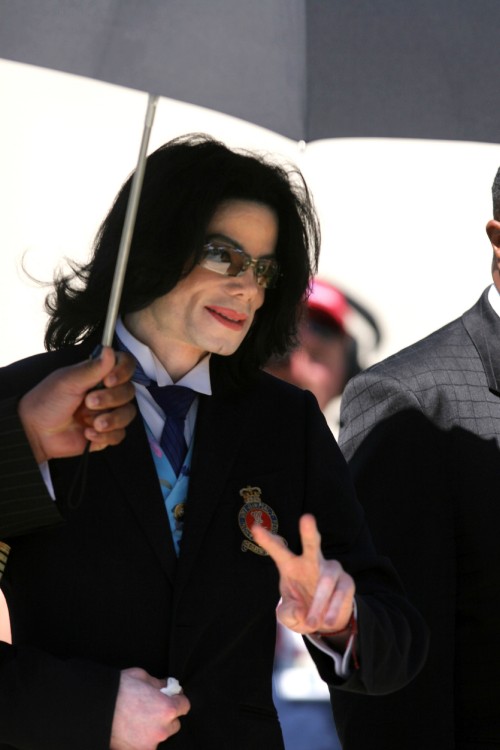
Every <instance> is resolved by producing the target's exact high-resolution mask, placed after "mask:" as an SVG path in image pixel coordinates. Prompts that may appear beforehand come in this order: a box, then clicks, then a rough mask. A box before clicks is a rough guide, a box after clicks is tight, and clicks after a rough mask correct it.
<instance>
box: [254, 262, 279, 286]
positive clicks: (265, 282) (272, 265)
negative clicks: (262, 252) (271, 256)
mask: <svg viewBox="0 0 500 750" xmlns="http://www.w3.org/2000/svg"><path fill="white" fill-rule="evenodd" d="M255 276H256V277H257V283H258V284H259V285H260V286H263V287H264V288H265V289H271V288H272V287H273V286H274V285H275V284H276V282H277V280H278V264H277V263H276V261H275V260H261V261H259V263H257V265H256V266H255Z"/></svg>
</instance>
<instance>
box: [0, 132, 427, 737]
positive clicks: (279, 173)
mask: <svg viewBox="0 0 500 750" xmlns="http://www.w3.org/2000/svg"><path fill="white" fill-rule="evenodd" d="M129 189H130V181H127V183H126V184H125V185H124V187H123V188H122V190H121V191H120V193H119V195H118V197H117V199H116V201H115V203H114V205H113V207H112V209H111V211H110V213H109V215H108V217H107V218H106V219H105V221H104V223H103V224H102V226H101V229H100V231H99V233H98V237H97V240H96V244H95V248H94V254H93V257H92V259H91V260H90V262H89V263H88V264H86V265H84V266H81V267H74V268H73V269H72V272H71V273H69V274H67V275H60V276H59V277H58V278H57V279H56V285H55V292H54V294H53V295H52V296H51V297H50V298H49V300H48V309H49V310H50V312H51V319H50V322H49V325H48V328H47V335H46V344H47V348H48V349H49V350H50V351H49V352H48V353H47V354H44V355H38V356H36V357H34V358H31V359H28V360H24V361H22V362H18V363H15V364H13V365H11V366H10V367H7V368H5V369H4V370H3V371H2V372H1V373H0V388H1V390H2V393H3V395H4V397H8V396H13V395H22V394H23V392H24V391H25V390H27V389H29V388H30V387H31V386H32V385H33V383H34V382H37V381H38V380H40V379H41V378H42V377H44V375H46V374H47V373H48V372H49V371H51V370H53V369H54V368H56V367H59V366H61V365H62V364H65V365H66V364H68V363H70V362H75V361H79V360H82V359H84V358H85V357H87V356H88V355H89V354H90V352H92V350H93V349H94V347H95V345H96V343H97V342H98V341H99V340H100V338H99V337H100V334H101V332H102V327H103V322H104V318H105V309H106V297H107V293H108V292H109V289H110V286H111V280H112V276H113V271H114V264H115V261H116V256H117V249H118V244H119V237H120V234H121V229H122V225H123V219H124V213H125V210H126V204H127V197H128V193H129ZM318 249H319V229H318V223H317V219H316V215H315V212H314V208H313V205H312V201H311V198H310V195H309V192H308V190H307V188H306V186H305V184H304V182H303V179H302V177H301V175H300V173H298V172H297V171H295V170H292V169H289V168H285V167H281V166H278V165H277V164H274V163H272V162H271V161H270V160H267V159H264V158H261V157H257V156H255V155H252V154H248V153H244V152H236V151H232V150H230V149H228V148H226V147H225V146H224V145H223V144H221V143H218V142H216V141H213V140H212V139H210V138H207V137H203V136H193V137H184V138H180V139H177V140H174V141H172V142H170V143H168V144H166V145H165V146H164V147H162V148H160V149H159V150H158V151H156V152H155V153H154V154H152V155H151V156H150V157H149V159H148V164H147V168H146V174H145V181H144V187H143V192H142V196H141V203H140V206H139V212H138V217H137V223H136V228H135V234H134V238H133V242H132V246H131V253H130V262H129V266H128V270H127V276H126V279H125V287H124V292H123V296H122V300H121V309H120V319H119V321H118V324H117V330H116V335H117V340H116V348H117V349H119V350H125V351H128V352H130V353H131V354H132V355H133V356H134V357H135V359H136V372H135V375H134V381H135V387H136V397H137V403H138V407H139V411H140V414H139V415H138V417H137V419H135V420H134V421H133V422H132V424H131V425H130V426H129V428H128V429H127V436H126V438H125V440H123V442H122V443H120V444H119V445H117V446H114V447H112V448H109V449H107V450H106V451H102V452H94V453H92V454H90V456H89V463H88V467H87V472H86V476H85V477H82V478H81V482H82V484H81V486H80V487H79V488H77V489H76V490H75V474H76V473H77V472H78V470H79V462H78V461H79V460H78V459H71V458H70V459H65V460H55V461H50V462H49V467H48V468H49V472H50V480H51V482H52V484H53V488H54V494H55V498H56V500H55V502H56V504H57V508H58V511H59V513H60V514H61V517H62V518H63V519H64V523H63V524H60V525H59V526H57V527H54V528H52V529H50V530H47V531H46V532H44V533H43V534H31V535H26V536H23V537H19V538H17V539H16V540H14V542H13V548H12V554H11V560H10V561H9V565H8V566H7V570H6V574H5V578H4V584H5V585H4V590H5V594H6V598H7V600H8V604H9V608H10V613H11V620H12V632H13V642H14V645H12V646H8V645H4V646H3V651H2V657H1V662H0V664H1V670H0V706H1V712H2V713H1V716H0V743H1V744H0V747H1V748H27V747H30V748H33V749H34V750H35V749H36V750H67V748H69V747H71V748H73V750H89V749H90V748H91V749H92V750H105V749H107V748H112V750H127V749H129V748H135V749H136V750H152V749H153V748H155V747H157V746H158V745H159V744H161V743H162V742H163V741H164V740H166V746H167V747H171V748H172V749H173V748H182V749H185V750H187V749H188V748H191V749H194V748H203V749H204V750H207V749H208V750H215V748H217V749H219V748H227V749H228V750H229V749H230V750H235V748H238V750H250V748H251V749H252V750H255V748H257V747H262V748H266V750H270V749H271V748H272V749H273V750H274V749H276V750H278V749H280V748H282V747H283V740H282V736H281V730H280V727H279V721H278V718H277V715H276V711H275V709H274V706H273V702H272V690H271V677H272V667H273V653H274V642H275V627H276V619H275V609H276V606H277V604H278V601H279V596H280V593H281V602H280V604H279V607H278V616H279V618H280V620H281V622H282V623H283V624H284V625H286V626H287V627H290V628H292V629H293V630H295V631H297V632H300V633H303V634H304V636H305V637H306V638H307V641H308V647H309V649H310V650H311V653H312V655H313V658H314V660H315V662H316V664H317V666H318V669H319V671H320V674H321V676H322V677H323V679H324V680H326V682H327V683H328V684H329V685H331V686H332V689H336V688H338V689H343V690H355V691H361V692H367V693H377V692H387V691H389V690H395V689H397V688H399V687H401V686H402V685H404V684H406V683H407V682H408V680H410V679H411V678H412V677H413V676H414V675H415V673H416V672H417V671H418V670H419V668H420V666H421V664H422V661H423V659H424V657H425V651H426V631H425V627H424V626H423V625H422V622H421V620H420V617H419V615H418V614H417V613H416V612H415V611H414V610H413V609H412V607H411V605H409V604H408V602H407V601H406V599H405V597H404V595H403V593H402V591H401V588H400V586H399V583H398V581H397V579H396V577H395V574H394V572H393V570H392V568H391V566H390V564H389V563H388V562H387V561H386V560H384V559H383V558H380V557H378V556H377V554H376V553H375V550H374V549H373V546H372V543H371V541H370V537H369V534H368V531H367V529H366V526H365V523H364V520H363V515H362V513H361V511H360V508H359V506H358V505H357V503H356V500H355V496H354V492H353V489H352V485H351V481H350V478H349V474H348V471H347V468H346V465H345V462H344V460H343V458H342V455H341V453H340V451H339V449H338V447H337V445H336V443H335V440H334V439H333V437H332V436H331V434H330V431H329V429H328V427H327V425H326V423H325V420H324V418H323V416H322V414H321V412H320V410H319V407H318V405H317V403H316V401H315V399H314V398H313V397H312V395H311V394H310V393H307V392H303V391H301V390H299V389H297V388H295V387H293V386H290V385H288V384H285V383H283V382H281V381H279V380H277V379H275V378H273V377H272V376H270V375H267V374H265V373H262V372H261V371H260V369H259V368H260V366H261V365H262V364H263V363H264V362H265V361H267V360H268V358H269V357H270V356H271V355H272V354H276V353H280V352H281V353H282V352H284V351H285V350H286V348H287V347H288V345H289V343H290V342H291V340H292V338H293V335H294V331H295V324H296V315H297V310H298V306H299V303H300V302H301V300H302V299H303V297H304V295H305V294H306V292H307V289H308V284H309V281H310V279H311V278H312V276H313V274H314V272H315V270H316V265H317V258H318ZM320 534H321V536H320ZM168 677H170V678H175V680H177V681H178V683H180V688H179V685H178V683H177V682H170V683H168V684H167V685H166V680H167V678H168ZM172 685H173V690H172ZM179 689H181V690H183V692H178V691H179ZM165 691H166V692H165ZM172 692H174V693H175V694H173V695H172V694H171V693H172ZM167 693H168V694H167Z"/></svg>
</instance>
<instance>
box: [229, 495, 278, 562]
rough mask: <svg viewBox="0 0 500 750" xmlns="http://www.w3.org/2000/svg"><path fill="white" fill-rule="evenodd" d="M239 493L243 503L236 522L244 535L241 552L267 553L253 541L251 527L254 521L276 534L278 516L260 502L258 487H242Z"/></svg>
mask: <svg viewBox="0 0 500 750" xmlns="http://www.w3.org/2000/svg"><path fill="white" fill-rule="evenodd" d="M240 495H241V496H242V498H243V500H244V501H245V504H244V505H243V506H242V507H241V508H240V510H239V513H238V523H239V525H240V529H241V531H242V532H243V535H244V536H245V537H246V539H244V540H243V541H242V543H241V549H242V551H243V552H247V551H248V550H250V552H255V554H256V555H267V554H268V553H267V552H266V551H265V550H264V549H262V547H260V546H259V545H258V544H256V543H255V542H254V540H253V536H252V532H251V529H252V526H253V525H254V523H258V524H260V525H261V526H263V527H264V528H265V529H267V531H269V532H270V533H271V534H276V532H277V531H278V517H277V515H276V513H275V512H274V510H273V509H272V508H271V507H270V506H269V505H267V504H266V503H263V502H262V500H261V495H262V490H261V488H260V487H243V488H242V489H241V490H240ZM285 544H286V542H285Z"/></svg>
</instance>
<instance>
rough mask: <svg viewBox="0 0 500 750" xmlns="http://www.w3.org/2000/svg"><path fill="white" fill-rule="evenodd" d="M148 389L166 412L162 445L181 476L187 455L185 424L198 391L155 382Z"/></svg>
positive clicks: (150, 383)
mask: <svg viewBox="0 0 500 750" xmlns="http://www.w3.org/2000/svg"><path fill="white" fill-rule="evenodd" d="M145 385H146V384H145ZM146 388H147V389H148V391H149V392H150V394H151V395H152V396H153V398H154V400H155V401H156V403H157V404H159V405H160V406H161V408H162V409H163V411H164V412H165V415H166V419H165V425H164V427H163V431H162V433H161V438H160V445H161V448H162V450H163V452H164V453H165V455H166V457H167V458H168V460H169V461H170V464H171V466H172V468H173V470H174V472H175V475H176V476H179V474H180V471H181V469H182V464H183V461H184V459H185V457H186V453H187V444H186V439H185V437H184V422H185V421H186V415H187V413H188V411H189V409H190V407H191V404H192V403H193V400H194V398H195V396H196V391H193V390H192V389H191V388H186V387H185V386H183V385H164V386H159V385H157V383H155V382H154V381H149V385H146Z"/></svg>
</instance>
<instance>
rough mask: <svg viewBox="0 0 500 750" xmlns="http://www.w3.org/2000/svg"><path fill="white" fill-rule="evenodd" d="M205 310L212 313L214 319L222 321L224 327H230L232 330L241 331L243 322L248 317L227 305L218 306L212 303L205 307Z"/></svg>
mask: <svg viewBox="0 0 500 750" xmlns="http://www.w3.org/2000/svg"><path fill="white" fill-rule="evenodd" d="M206 310H208V312H209V313H210V315H212V317H213V318H215V320H217V321H218V322H219V323H222V325H223V326H226V328H231V330H233V331H241V329H242V328H243V324H244V323H245V321H246V320H247V318H248V315H245V313H240V312H237V311H236V310H231V309H230V308H229V307H219V306H218V305H212V306H210V307H207V308H206Z"/></svg>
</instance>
